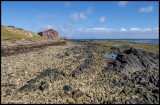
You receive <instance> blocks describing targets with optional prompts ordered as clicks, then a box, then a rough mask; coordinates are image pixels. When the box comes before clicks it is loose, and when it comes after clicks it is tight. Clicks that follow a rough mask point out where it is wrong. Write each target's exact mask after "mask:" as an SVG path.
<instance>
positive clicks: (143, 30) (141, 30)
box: [130, 28, 152, 32]
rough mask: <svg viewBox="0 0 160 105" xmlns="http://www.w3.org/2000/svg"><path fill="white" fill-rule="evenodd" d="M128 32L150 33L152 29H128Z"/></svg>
mask: <svg viewBox="0 0 160 105" xmlns="http://www.w3.org/2000/svg"><path fill="white" fill-rule="evenodd" d="M130 31H139V32H147V31H152V29H151V28H144V29H141V28H130Z"/></svg>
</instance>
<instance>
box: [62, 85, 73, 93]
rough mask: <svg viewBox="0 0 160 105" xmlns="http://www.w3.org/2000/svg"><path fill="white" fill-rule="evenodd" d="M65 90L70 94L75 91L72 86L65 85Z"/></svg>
mask: <svg viewBox="0 0 160 105" xmlns="http://www.w3.org/2000/svg"><path fill="white" fill-rule="evenodd" d="M63 90H64V91H70V92H72V91H73V90H72V87H71V86H70V85H65V86H64V87H63Z"/></svg>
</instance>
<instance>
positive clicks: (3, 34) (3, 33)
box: [1, 27, 46, 41]
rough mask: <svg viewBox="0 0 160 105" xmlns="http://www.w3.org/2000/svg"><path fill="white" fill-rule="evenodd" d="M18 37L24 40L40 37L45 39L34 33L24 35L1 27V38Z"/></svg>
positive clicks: (17, 38) (15, 38) (12, 38)
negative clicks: (31, 35)
mask: <svg viewBox="0 0 160 105" xmlns="http://www.w3.org/2000/svg"><path fill="white" fill-rule="evenodd" d="M19 39H26V40H40V39H46V38H44V37H41V36H38V35H34V36H33V37H30V36H27V35H24V34H18V33H14V32H10V31H8V30H6V29H5V28H3V27H1V40H2V41H5V40H19Z"/></svg>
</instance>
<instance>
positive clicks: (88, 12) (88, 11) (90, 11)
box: [85, 7, 93, 14]
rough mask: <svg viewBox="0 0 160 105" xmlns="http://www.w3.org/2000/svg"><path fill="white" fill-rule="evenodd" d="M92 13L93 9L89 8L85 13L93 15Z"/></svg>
mask: <svg viewBox="0 0 160 105" xmlns="http://www.w3.org/2000/svg"><path fill="white" fill-rule="evenodd" d="M92 12H93V7H89V8H88V9H87V11H86V12H85V13H86V14H92Z"/></svg>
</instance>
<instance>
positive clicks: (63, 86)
mask: <svg viewBox="0 0 160 105" xmlns="http://www.w3.org/2000/svg"><path fill="white" fill-rule="evenodd" d="M13 43H14V42H13ZM109 53H112V50H111V49H108V47H107V46H101V45H98V44H93V43H89V42H67V44H66V45H63V46H48V47H45V48H43V49H41V50H39V49H36V50H34V51H28V52H26V53H25V52H23V53H20V54H13V55H10V56H1V97H2V98H1V102H2V103H14V104H15V103H32V104H33V103H36V104H38V103H42V104H44V103H52V104H53V103H55V104H60V103H61V104H65V103H85V104H90V103H97V104H99V103H102V104H114V103H116V104H117V103H127V104H130V103H141V104H144V103H151V104H152V103H159V68H155V69H152V70H147V71H146V70H145V71H137V72H134V73H132V74H120V73H104V74H103V73H102V72H101V70H103V69H104V68H106V67H107V64H108V62H110V61H113V60H112V59H107V58H103V57H102V56H104V55H105V54H109Z"/></svg>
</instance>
